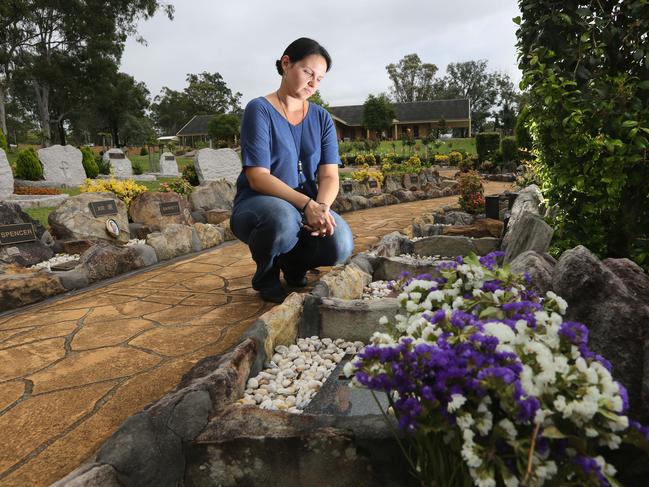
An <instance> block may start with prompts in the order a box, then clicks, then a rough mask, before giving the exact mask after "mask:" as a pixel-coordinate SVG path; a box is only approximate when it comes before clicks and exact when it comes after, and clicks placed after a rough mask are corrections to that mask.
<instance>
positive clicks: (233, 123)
mask: <svg viewBox="0 0 649 487" xmlns="http://www.w3.org/2000/svg"><path fill="white" fill-rule="evenodd" d="M240 124H241V121H240V120H239V117H238V116H237V115H235V114H232V113H222V114H220V115H216V116H215V117H214V118H212V120H210V122H209V124H208V125H207V133H208V134H209V136H210V137H211V138H212V139H214V140H225V141H227V142H228V144H232V145H235V144H236V138H237V136H238V135H239V127H240Z"/></svg>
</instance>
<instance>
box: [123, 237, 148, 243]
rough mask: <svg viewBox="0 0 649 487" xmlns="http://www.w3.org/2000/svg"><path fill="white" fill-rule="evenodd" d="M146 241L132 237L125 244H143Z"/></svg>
mask: <svg viewBox="0 0 649 487" xmlns="http://www.w3.org/2000/svg"><path fill="white" fill-rule="evenodd" d="M145 243H146V240H144V239H143V238H142V239H138V238H132V239H131V240H129V241H128V243H127V244H126V245H144V244H145Z"/></svg>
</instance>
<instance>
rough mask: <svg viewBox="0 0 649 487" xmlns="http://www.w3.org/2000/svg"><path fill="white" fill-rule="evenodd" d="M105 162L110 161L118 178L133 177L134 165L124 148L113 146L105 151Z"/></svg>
mask: <svg viewBox="0 0 649 487" xmlns="http://www.w3.org/2000/svg"><path fill="white" fill-rule="evenodd" d="M103 160H104V162H108V163H109V164H110V167H111V168H112V170H113V175H114V176H115V177H116V178H130V177H133V166H132V165H131V161H130V160H129V158H128V157H126V154H124V151H122V149H117V148H112V149H109V150H108V151H106V152H104V155H103Z"/></svg>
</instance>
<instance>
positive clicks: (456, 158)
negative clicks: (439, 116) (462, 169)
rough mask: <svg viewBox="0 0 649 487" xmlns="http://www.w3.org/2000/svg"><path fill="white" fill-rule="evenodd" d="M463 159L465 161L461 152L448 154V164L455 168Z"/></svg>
mask: <svg viewBox="0 0 649 487" xmlns="http://www.w3.org/2000/svg"><path fill="white" fill-rule="evenodd" d="M462 159H464V157H462V153H461V152H458V151H456V150H454V151H451V152H449V153H448V162H449V163H450V164H451V165H453V166H457V165H458V164H459V163H460V162H462Z"/></svg>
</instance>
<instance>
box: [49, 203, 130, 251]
mask: <svg viewBox="0 0 649 487" xmlns="http://www.w3.org/2000/svg"><path fill="white" fill-rule="evenodd" d="M106 200H111V201H114V202H115V206H116V207H117V214H116V215H106V216H98V217H95V216H94V215H93V214H92V211H91V210H90V203H94V202H99V201H106ZM109 218H111V219H113V220H115V221H116V222H117V225H118V226H119V229H120V234H119V236H118V237H117V238H113V237H111V236H110V235H109V234H108V232H106V220H107V219H109ZM48 221H49V224H50V227H51V228H52V231H53V232H54V235H55V236H56V237H57V238H58V239H60V240H93V241H108V242H120V243H126V242H128V241H129V239H130V228H129V224H128V214H127V210H126V205H125V204H124V202H123V201H122V200H120V199H119V198H117V196H115V195H114V194H113V193H81V194H79V195H77V196H71V197H70V198H68V199H67V200H66V201H65V202H64V203H63V204H62V205H61V206H59V207H58V208H56V209H55V210H54V211H53V212H52V213H50V215H49V217H48Z"/></svg>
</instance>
